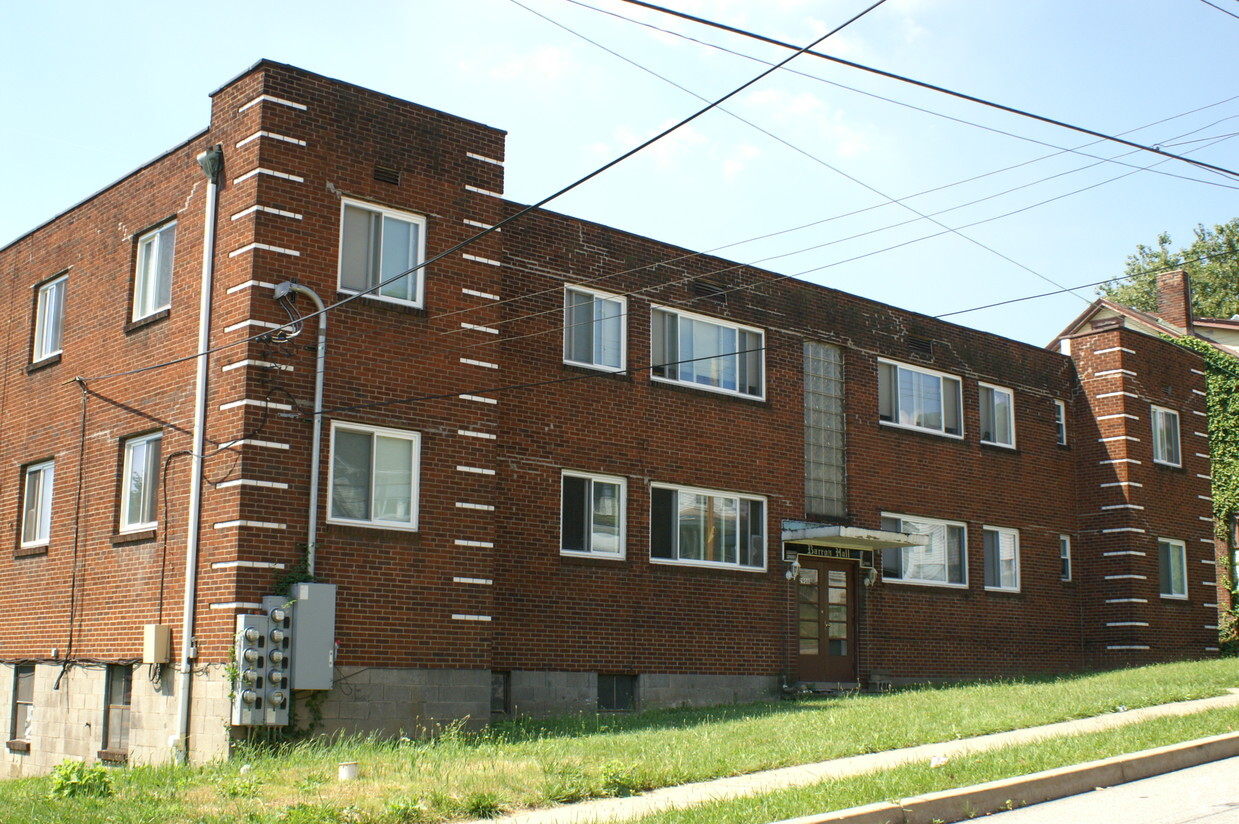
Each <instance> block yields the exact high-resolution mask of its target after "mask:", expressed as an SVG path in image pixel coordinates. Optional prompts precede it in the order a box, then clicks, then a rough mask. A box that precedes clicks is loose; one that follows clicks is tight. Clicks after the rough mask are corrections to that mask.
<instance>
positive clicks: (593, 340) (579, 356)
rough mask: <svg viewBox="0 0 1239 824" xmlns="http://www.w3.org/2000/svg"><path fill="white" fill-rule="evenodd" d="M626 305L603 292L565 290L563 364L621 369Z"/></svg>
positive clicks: (577, 288)
mask: <svg viewBox="0 0 1239 824" xmlns="http://www.w3.org/2000/svg"><path fill="white" fill-rule="evenodd" d="M625 305H626V301H625V300H624V298H622V297H616V296H614V295H607V294H605V293H603V292H594V291H592V290H589V289H582V288H580V287H576V286H569V287H567V288H566V289H564V361H565V362H566V363H573V364H577V365H579V366H596V367H599V368H601V369H615V370H620V369H623V368H624V325H625V324H624V315H625Z"/></svg>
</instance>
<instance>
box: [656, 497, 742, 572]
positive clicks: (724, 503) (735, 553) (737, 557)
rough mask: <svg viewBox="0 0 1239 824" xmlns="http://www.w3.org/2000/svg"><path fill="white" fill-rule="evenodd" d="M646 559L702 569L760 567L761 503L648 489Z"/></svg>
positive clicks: (734, 498)
mask: <svg viewBox="0 0 1239 824" xmlns="http://www.w3.org/2000/svg"><path fill="white" fill-rule="evenodd" d="M650 513H651V527H650V541H651V545H650V556H651V557H652V558H660V559H665V560H669V561H678V562H684V563H689V564H695V565H701V566H728V567H743V568H756V569H761V568H764V567H765V560H766V558H765V515H764V513H765V502H764V501H762V500H760V499H757V498H751V497H748V496H740V495H733V494H729V493H724V492H710V491H707V490H696V489H676V488H670V487H653V488H652V489H651V506H650Z"/></svg>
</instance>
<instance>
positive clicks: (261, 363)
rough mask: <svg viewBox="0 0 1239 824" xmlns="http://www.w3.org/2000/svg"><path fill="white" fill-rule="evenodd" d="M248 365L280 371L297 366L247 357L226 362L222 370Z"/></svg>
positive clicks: (293, 368)
mask: <svg viewBox="0 0 1239 824" xmlns="http://www.w3.org/2000/svg"><path fill="white" fill-rule="evenodd" d="M246 366H252V367H254V368H255V369H275V370H277V371H280V372H294V371H296V368H295V367H293V366H290V365H289V364H287V363H272V362H271V361H265V360H255V359H254V358H246V359H245V360H239V361H233V362H232V363H226V364H224V365H223V366H221V367H220V371H221V372H231V371H232V370H233V369H241V368H243V367H246Z"/></svg>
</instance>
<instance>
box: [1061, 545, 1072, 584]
mask: <svg viewBox="0 0 1239 824" xmlns="http://www.w3.org/2000/svg"><path fill="white" fill-rule="evenodd" d="M1058 565H1059V566H1058V570H1059V571H1058V579H1059V580H1060V581H1070V580H1071V536H1070V535H1059V536H1058ZM1064 573H1065V574H1064Z"/></svg>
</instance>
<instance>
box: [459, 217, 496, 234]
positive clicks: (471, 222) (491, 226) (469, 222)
mask: <svg viewBox="0 0 1239 824" xmlns="http://www.w3.org/2000/svg"><path fill="white" fill-rule="evenodd" d="M462 222H463V223H464V224H465V225H466V226H473V227H474V228H477V229H495V226H494V224H492V223H483V222H482V221H480V220H470V219H469V218H465V219H464V220H463V221H462ZM495 231H496V232H502V231H503V227H502V226H501V227H499V228H498V229H495Z"/></svg>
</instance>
